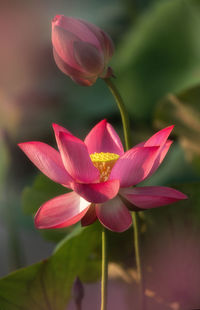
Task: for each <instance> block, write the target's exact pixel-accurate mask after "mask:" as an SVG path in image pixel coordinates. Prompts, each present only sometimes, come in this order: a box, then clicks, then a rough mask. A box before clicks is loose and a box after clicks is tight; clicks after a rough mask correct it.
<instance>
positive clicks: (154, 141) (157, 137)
mask: <svg viewBox="0 0 200 310" xmlns="http://www.w3.org/2000/svg"><path fill="white" fill-rule="evenodd" d="M173 128H174V125H172V126H169V127H166V128H164V129H162V130H160V131H158V132H156V133H155V134H154V135H153V136H152V137H151V138H149V139H148V140H147V141H146V142H145V143H144V146H157V145H159V146H160V147H162V146H163V145H164V144H165V142H166V141H167V138H168V137H169V135H170V133H171V131H172V129H173Z"/></svg>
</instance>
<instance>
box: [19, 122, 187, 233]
mask: <svg viewBox="0 0 200 310" xmlns="http://www.w3.org/2000/svg"><path fill="white" fill-rule="evenodd" d="M53 128H54V132H55V137H56V141H57V146H58V150H59V152H58V151H56V150H55V149H54V148H52V147H51V146H49V145H47V144H45V143H42V142H35V141H32V142H25V143H20V144H19V147H20V148H21V149H22V150H23V151H24V153H25V154H26V155H27V156H28V157H29V159H30V160H31V161H32V162H33V163H34V164H35V165H36V166H37V167H38V169H39V170H41V171H42V172H43V173H44V174H45V175H46V176H47V177H49V178H50V179H52V180H53V181H55V182H57V183H60V184H62V185H63V186H65V187H67V188H69V189H71V190H72V191H71V192H70V193H66V194H64V195H61V196H58V197H55V198H53V199H51V200H49V201H47V202H46V203H44V204H43V205H42V206H41V207H40V208H39V210H38V212H37V213H36V216H35V225H36V227H37V228H41V229H45V228H61V227H66V226H69V225H73V224H75V223H76V222H78V221H80V220H81V223H82V225H83V226H85V225H89V224H92V223H93V222H94V221H95V220H96V219H97V218H98V219H99V221H100V222H101V223H102V225H104V226H105V227H106V228H108V229H110V230H112V231H116V232H122V231H125V230H127V229H128V228H129V227H130V225H131V223H132V218H131V213H130V210H132V211H137V210H145V209H150V208H156V207H160V206H164V205H167V204H170V203H172V202H175V201H178V200H181V199H186V198H187V196H186V195H184V194H183V193H181V192H179V191H177V190H175V189H173V188H168V187H162V186H150V187H134V185H137V184H138V183H140V182H142V181H143V180H145V179H146V178H148V177H149V176H150V175H151V174H152V173H154V172H155V171H156V170H157V168H158V167H159V165H160V164H161V162H162V161H163V159H164V157H165V155H166V154H167V152H168V150H169V147H170V145H171V144H172V141H171V140H168V136H169V134H170V132H171V131H172V129H173V126H170V127H167V128H165V129H163V130H160V131H159V132H157V133H156V134H154V135H153V136H152V137H151V138H150V139H148V140H147V141H145V142H142V143H140V144H138V145H136V146H135V147H133V148H132V149H130V150H129V151H127V152H124V149H123V146H122V143H121V141H120V138H119V136H118V135H117V133H116V131H115V130H114V128H113V127H112V126H111V125H110V124H109V123H108V122H107V121H106V120H102V121H101V122H99V123H98V124H97V125H96V126H95V127H94V128H93V129H92V130H91V131H90V132H89V134H88V135H87V136H86V138H85V140H84V142H83V141H81V140H80V139H78V138H77V137H75V136H73V135H72V134H71V133H70V132H69V131H68V130H66V129H65V128H63V127H61V126H59V125H57V124H53Z"/></svg>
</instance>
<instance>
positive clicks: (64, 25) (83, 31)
mask: <svg viewBox="0 0 200 310" xmlns="http://www.w3.org/2000/svg"><path fill="white" fill-rule="evenodd" d="M87 25H90V26H91V27H93V25H91V24H90V23H88V22H87ZM56 27H59V28H61V29H64V30H65V31H68V32H70V33H71V34H73V35H74V36H76V37H77V38H78V39H79V40H81V41H85V42H88V43H90V44H93V45H94V46H96V47H100V44H99V41H98V39H97V37H96V35H95V34H94V33H93V32H92V31H91V30H90V28H89V27H88V26H86V25H85V22H82V20H81V19H76V18H73V17H69V16H63V15H57V16H55V17H54V19H53V21H52V33H53V32H54V31H55V28H56ZM96 28H97V27H96Z"/></svg>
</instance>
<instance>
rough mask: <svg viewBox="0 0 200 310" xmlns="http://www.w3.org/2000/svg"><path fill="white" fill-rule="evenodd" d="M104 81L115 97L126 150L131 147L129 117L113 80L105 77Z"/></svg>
mask: <svg viewBox="0 0 200 310" xmlns="http://www.w3.org/2000/svg"><path fill="white" fill-rule="evenodd" d="M104 81H105V82H106V84H107V85H108V88H109V90H110V91H111V93H112V95H113V97H114V98H115V101H116V104H117V106H118V108H119V111H120V114H121V118H122V124H123V131H124V139H125V145H126V150H129V149H130V148H131V137H130V124H129V118H128V114H127V111H126V108H125V105H124V102H123V100H122V97H121V95H120V93H119V92H118V90H117V88H116V87H115V85H114V84H113V82H112V81H111V80H110V79H105V80H104Z"/></svg>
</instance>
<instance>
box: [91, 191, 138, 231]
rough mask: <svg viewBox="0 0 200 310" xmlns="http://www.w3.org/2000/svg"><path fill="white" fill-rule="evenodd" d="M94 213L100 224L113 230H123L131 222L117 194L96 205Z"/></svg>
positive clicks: (128, 213) (129, 215)
mask: <svg viewBox="0 0 200 310" xmlns="http://www.w3.org/2000/svg"><path fill="white" fill-rule="evenodd" d="M96 214H97V217H98V219H99V221H100V222H101V224H102V225H104V226H105V227H106V228H108V229H110V230H112V231H115V232H122V231H125V230H127V229H128V228H129V227H130V226H131V224H132V217H131V214H130V212H129V211H128V209H127V208H126V206H125V205H124V203H123V202H122V200H121V199H120V198H119V197H118V196H117V197H115V198H114V199H112V200H109V201H107V202H105V203H104V204H98V205H96Z"/></svg>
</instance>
